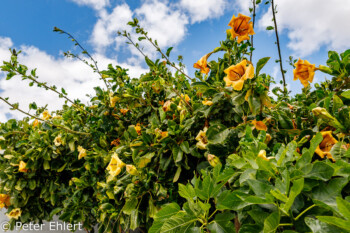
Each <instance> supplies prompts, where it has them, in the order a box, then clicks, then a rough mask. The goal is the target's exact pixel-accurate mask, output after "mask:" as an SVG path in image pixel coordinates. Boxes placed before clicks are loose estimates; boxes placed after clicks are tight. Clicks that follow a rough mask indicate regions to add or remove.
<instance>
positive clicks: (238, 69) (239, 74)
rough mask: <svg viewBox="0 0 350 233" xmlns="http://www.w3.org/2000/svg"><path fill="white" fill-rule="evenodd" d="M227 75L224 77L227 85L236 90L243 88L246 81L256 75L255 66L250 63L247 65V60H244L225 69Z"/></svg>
mask: <svg viewBox="0 0 350 233" xmlns="http://www.w3.org/2000/svg"><path fill="white" fill-rule="evenodd" d="M224 72H225V74H227V76H226V77H225V78H224V81H225V83H226V86H232V87H233V89H235V90H236V91H240V90H242V88H243V84H244V81H245V80H247V79H248V78H249V79H252V78H253V77H254V67H253V66H252V64H249V65H248V67H247V60H243V61H241V62H240V63H238V64H237V65H232V66H230V67H229V68H227V69H226V70H224Z"/></svg>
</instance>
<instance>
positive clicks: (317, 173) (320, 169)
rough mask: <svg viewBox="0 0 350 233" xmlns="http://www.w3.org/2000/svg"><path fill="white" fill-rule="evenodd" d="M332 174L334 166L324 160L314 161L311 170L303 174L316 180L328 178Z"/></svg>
mask: <svg viewBox="0 0 350 233" xmlns="http://www.w3.org/2000/svg"><path fill="white" fill-rule="evenodd" d="M333 174H334V168H333V167H331V166H330V165H328V164H326V163H325V162H320V161H318V162H315V163H314V164H313V166H312V170H311V171H310V172H309V173H308V174H306V175H305V177H307V178H312V179H316V180H323V181H327V180H329V179H330V178H331V177H332V176H333Z"/></svg>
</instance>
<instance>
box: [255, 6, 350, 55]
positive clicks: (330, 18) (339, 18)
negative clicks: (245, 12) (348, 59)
mask: <svg viewBox="0 0 350 233" xmlns="http://www.w3.org/2000/svg"><path fill="white" fill-rule="evenodd" d="M277 10H278V13H277V15H276V17H277V23H278V27H279V29H280V32H282V33H283V32H285V31H287V32H288V37H289V39H290V42H289V43H288V47H289V48H291V49H292V50H294V51H295V53H296V55H297V56H306V55H310V54H312V53H313V52H316V51H318V50H319V49H320V48H321V46H326V47H327V48H328V49H335V50H343V49H346V48H349V47H350V31H349V30H347V28H348V22H349V21H350V14H349V12H350V1H343V0H332V1H329V0H308V1H305V0H284V1H278V2H277ZM271 19H272V14H271V9H269V10H268V11H267V12H266V13H265V14H264V15H263V17H262V18H261V19H260V20H259V26H260V28H262V29H265V28H266V26H269V25H271V24H272V22H271ZM283 30H285V31H283Z"/></svg>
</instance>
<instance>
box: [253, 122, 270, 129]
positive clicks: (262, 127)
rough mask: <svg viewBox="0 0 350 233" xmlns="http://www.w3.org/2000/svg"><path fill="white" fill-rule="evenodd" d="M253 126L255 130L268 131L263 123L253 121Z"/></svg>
mask: <svg viewBox="0 0 350 233" xmlns="http://www.w3.org/2000/svg"><path fill="white" fill-rule="evenodd" d="M252 124H253V125H254V126H255V128H256V129H257V130H265V131H267V126H266V125H265V123H264V122H263V121H257V120H253V121H252Z"/></svg>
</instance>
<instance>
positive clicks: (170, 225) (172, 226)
mask: <svg viewBox="0 0 350 233" xmlns="http://www.w3.org/2000/svg"><path fill="white" fill-rule="evenodd" d="M196 221H197V218H196V217H195V216H191V215H187V214H186V213H183V212H179V213H178V214H176V215H173V216H172V217H170V218H169V219H168V220H167V221H165V222H164V224H163V226H162V228H161V230H160V232H161V233H176V232H181V233H189V232H191V228H192V227H195V224H196Z"/></svg>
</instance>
